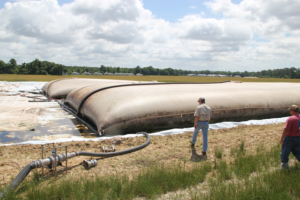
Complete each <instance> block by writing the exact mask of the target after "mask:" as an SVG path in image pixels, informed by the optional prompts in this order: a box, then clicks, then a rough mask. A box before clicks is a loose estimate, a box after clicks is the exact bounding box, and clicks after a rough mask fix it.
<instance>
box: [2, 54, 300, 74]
mask: <svg viewBox="0 0 300 200" xmlns="http://www.w3.org/2000/svg"><path fill="white" fill-rule="evenodd" d="M299 70H300V69H299V68H295V67H290V68H283V69H273V70H271V69H269V70H262V71H258V72H248V71H244V72H231V71H210V70H198V71H193V70H182V69H172V68H165V69H158V68H154V67H152V66H148V67H140V66H137V67H134V68H123V67H112V66H104V65H101V66H100V67H87V66H65V65H62V64H56V63H54V62H48V61H40V60H39V59H35V60H34V61H32V62H30V63H22V64H20V65H18V64H17V61H16V60H15V59H14V58H12V59H10V60H9V62H8V63H5V62H4V61H2V60H0V74H44V75H47V74H50V75H63V74H65V73H68V74H71V73H72V72H78V73H80V74H82V73H83V72H90V73H92V74H93V73H95V72H101V73H105V72H109V73H133V74H137V73H141V74H143V75H164V76H185V75H187V74H223V75H227V76H236V75H239V76H241V77H249V76H252V77H259V78H291V79H294V78H300V72H299Z"/></svg>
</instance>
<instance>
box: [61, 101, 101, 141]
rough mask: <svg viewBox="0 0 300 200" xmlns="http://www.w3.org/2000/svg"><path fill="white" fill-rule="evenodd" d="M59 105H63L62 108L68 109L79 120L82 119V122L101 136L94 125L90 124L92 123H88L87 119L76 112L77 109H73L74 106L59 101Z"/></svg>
mask: <svg viewBox="0 0 300 200" xmlns="http://www.w3.org/2000/svg"><path fill="white" fill-rule="evenodd" d="M59 105H60V106H61V108H62V109H63V110H64V111H66V112H69V113H70V114H71V115H73V116H74V117H75V118H76V119H77V120H78V121H80V122H81V123H83V124H84V125H85V126H86V127H88V128H89V129H90V130H91V131H92V132H94V133H95V134H96V135H98V136H101V135H100V134H99V132H98V131H97V130H96V129H95V128H94V127H93V126H92V125H90V123H88V122H87V121H85V120H84V119H82V118H81V117H80V116H78V115H77V114H76V111H75V110H73V109H72V108H70V107H68V106H67V105H65V104H62V103H59Z"/></svg>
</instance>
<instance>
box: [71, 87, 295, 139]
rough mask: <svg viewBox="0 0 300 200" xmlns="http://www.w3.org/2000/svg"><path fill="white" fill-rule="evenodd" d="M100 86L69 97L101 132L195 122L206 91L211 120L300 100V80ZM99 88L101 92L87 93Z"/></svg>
mask: <svg viewBox="0 0 300 200" xmlns="http://www.w3.org/2000/svg"><path fill="white" fill-rule="evenodd" d="M101 87H102V86H97V85H93V86H87V87H84V88H81V89H77V90H74V91H72V92H71V93H70V94H69V95H68V96H67V98H66V103H67V104H69V105H70V106H71V107H73V108H74V109H75V110H77V112H78V114H79V115H81V116H83V117H85V118H86V119H88V121H90V122H92V123H94V125H95V126H96V127H97V130H98V132H99V133H100V134H101V135H103V134H104V135H114V134H125V133H134V132H138V131H147V132H151V131H154V130H161V129H169V128H180V127H192V126H193V123H194V111H195V108H196V107H197V106H198V102H197V100H198V98H199V97H204V98H205V99H206V104H207V105H209V106H210V107H211V108H212V113H213V116H212V122H217V121H229V120H246V119H259V118H270V117H279V116H288V115H289V111H287V108H288V106H290V105H291V104H298V105H300V93H299V91H300V84H299V83H233V82H229V83H215V84H163V83H157V84H143V85H134V84H133V85H128V86H117V87H112V88H106V89H101ZM97 89H98V90H99V91H98V92H95V93H94V94H92V95H90V96H89V97H88V98H86V97H87V95H88V94H89V93H92V92H94V91H95V90H97ZM84 99H86V101H83V100H84Z"/></svg>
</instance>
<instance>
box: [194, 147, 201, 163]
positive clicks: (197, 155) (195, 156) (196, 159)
mask: <svg viewBox="0 0 300 200" xmlns="http://www.w3.org/2000/svg"><path fill="white" fill-rule="evenodd" d="M191 148H192V156H191V161H193V162H201V161H204V159H203V158H202V155H199V154H197V151H196V148H195V147H191Z"/></svg>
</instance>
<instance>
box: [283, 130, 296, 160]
mask: <svg viewBox="0 0 300 200" xmlns="http://www.w3.org/2000/svg"><path fill="white" fill-rule="evenodd" d="M290 152H292V153H293V155H294V156H295V157H296V158H297V160H298V161H300V137H291V136H286V137H285V138H284V139H283V145H282V149H281V153H280V157H281V162H282V163H288V162H289V155H290Z"/></svg>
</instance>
